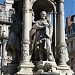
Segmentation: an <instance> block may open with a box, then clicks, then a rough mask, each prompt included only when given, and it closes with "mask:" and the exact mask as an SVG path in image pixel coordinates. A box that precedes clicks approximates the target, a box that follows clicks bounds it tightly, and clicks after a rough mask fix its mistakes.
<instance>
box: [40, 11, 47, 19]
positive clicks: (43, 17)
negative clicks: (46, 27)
mask: <svg viewBox="0 0 75 75" xmlns="http://www.w3.org/2000/svg"><path fill="white" fill-rule="evenodd" d="M41 18H42V19H45V18H46V12H45V11H42V12H41Z"/></svg>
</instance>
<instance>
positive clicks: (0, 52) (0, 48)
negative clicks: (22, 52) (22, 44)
mask: <svg viewBox="0 0 75 75" xmlns="http://www.w3.org/2000/svg"><path fill="white" fill-rule="evenodd" d="M1 53H2V52H1V44H0V56H1Z"/></svg>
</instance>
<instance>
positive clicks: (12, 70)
mask: <svg viewBox="0 0 75 75" xmlns="http://www.w3.org/2000/svg"><path fill="white" fill-rule="evenodd" d="M17 67H18V64H11V63H9V64H8V68H7V74H6V75H8V74H10V75H14V74H15V73H16V72H17Z"/></svg>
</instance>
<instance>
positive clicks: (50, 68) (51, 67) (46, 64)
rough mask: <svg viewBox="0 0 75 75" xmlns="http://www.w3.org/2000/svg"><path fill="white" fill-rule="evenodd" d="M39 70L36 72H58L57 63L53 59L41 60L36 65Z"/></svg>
mask: <svg viewBox="0 0 75 75" xmlns="http://www.w3.org/2000/svg"><path fill="white" fill-rule="evenodd" d="M35 67H37V68H38V70H37V71H36V72H55V73H58V72H57V70H56V67H57V65H56V63H55V62H51V61H39V62H38V63H37V64H36V66H35Z"/></svg>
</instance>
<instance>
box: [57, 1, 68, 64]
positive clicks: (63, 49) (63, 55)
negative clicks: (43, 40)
mask: <svg viewBox="0 0 75 75" xmlns="http://www.w3.org/2000/svg"><path fill="white" fill-rule="evenodd" d="M58 5H59V6H58V29H59V32H57V33H59V36H58V38H59V39H58V45H57V46H58V49H59V56H60V58H59V65H66V63H67V62H68V60H69V58H68V52H67V45H66V42H65V27H64V0H60V1H59V2H58Z"/></svg>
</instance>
